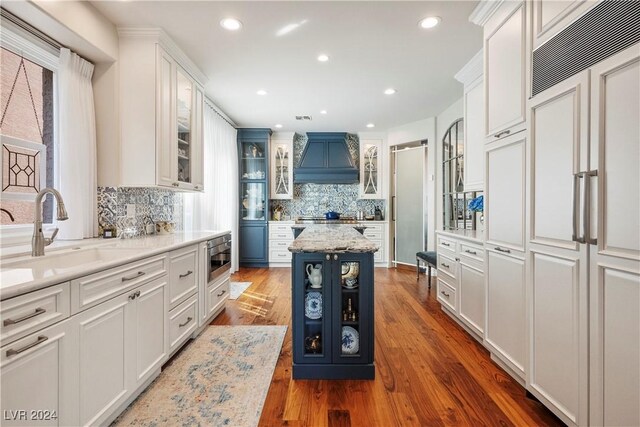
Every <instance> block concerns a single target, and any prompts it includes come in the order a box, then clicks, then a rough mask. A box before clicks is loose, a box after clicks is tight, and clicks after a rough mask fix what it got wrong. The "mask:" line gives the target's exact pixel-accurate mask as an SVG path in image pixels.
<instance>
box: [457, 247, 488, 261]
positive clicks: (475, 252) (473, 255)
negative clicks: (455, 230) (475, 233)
mask: <svg viewBox="0 0 640 427" xmlns="http://www.w3.org/2000/svg"><path fill="white" fill-rule="evenodd" d="M460 256H464V257H467V258H469V259H472V260H475V261H477V262H479V263H484V247H482V246H476V245H472V244H469V243H464V242H460Z"/></svg>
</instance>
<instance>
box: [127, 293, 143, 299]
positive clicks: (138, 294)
mask: <svg viewBox="0 0 640 427" xmlns="http://www.w3.org/2000/svg"><path fill="white" fill-rule="evenodd" d="M139 296H140V291H136V292H134V293H132V294H131V295H129V299H130V300H134V299H136V298H138V297H139Z"/></svg>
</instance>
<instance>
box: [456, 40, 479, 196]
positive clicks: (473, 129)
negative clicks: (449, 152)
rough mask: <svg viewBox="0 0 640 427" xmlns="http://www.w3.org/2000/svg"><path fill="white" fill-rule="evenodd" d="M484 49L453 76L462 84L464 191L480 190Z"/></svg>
mask: <svg viewBox="0 0 640 427" xmlns="http://www.w3.org/2000/svg"><path fill="white" fill-rule="evenodd" d="M483 57H484V52H483V50H480V51H479V52H478V53H477V54H475V55H474V57H473V58H472V59H471V60H470V61H469V62H468V63H467V64H466V65H465V66H464V67H463V68H462V69H461V70H460V71H459V72H458V73H457V74H456V75H455V78H456V80H458V81H459V82H460V83H462V84H463V85H464V95H463V98H462V101H463V110H464V191H483V190H484V143H485V133H484V78H483V76H482V73H483Z"/></svg>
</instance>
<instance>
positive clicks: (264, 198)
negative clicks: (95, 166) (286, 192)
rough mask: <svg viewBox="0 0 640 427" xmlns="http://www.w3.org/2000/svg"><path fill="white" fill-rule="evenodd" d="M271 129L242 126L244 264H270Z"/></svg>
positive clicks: (241, 202)
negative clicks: (244, 127) (245, 127)
mask: <svg viewBox="0 0 640 427" xmlns="http://www.w3.org/2000/svg"><path fill="white" fill-rule="evenodd" d="M270 136H271V130H270V129H238V160H239V162H238V165H239V166H238V173H239V175H240V176H239V178H240V186H239V191H240V197H239V199H240V200H239V203H240V206H239V215H240V229H239V234H240V236H239V237H240V238H239V243H240V265H241V266H243V267H266V266H268V264H269V254H268V252H269V251H268V244H269V243H268V240H269V239H268V230H267V228H268V226H267V224H268V220H269V193H268V192H269V142H270Z"/></svg>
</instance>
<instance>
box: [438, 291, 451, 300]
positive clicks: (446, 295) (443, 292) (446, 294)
mask: <svg viewBox="0 0 640 427" xmlns="http://www.w3.org/2000/svg"><path fill="white" fill-rule="evenodd" d="M440 293H441V294H442V295H444V296H445V297H447V298H449V294H448V293H446V292H445V291H440Z"/></svg>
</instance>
